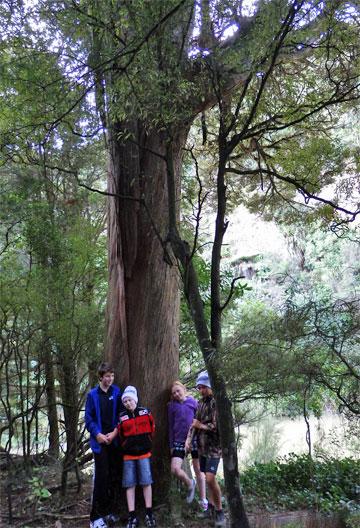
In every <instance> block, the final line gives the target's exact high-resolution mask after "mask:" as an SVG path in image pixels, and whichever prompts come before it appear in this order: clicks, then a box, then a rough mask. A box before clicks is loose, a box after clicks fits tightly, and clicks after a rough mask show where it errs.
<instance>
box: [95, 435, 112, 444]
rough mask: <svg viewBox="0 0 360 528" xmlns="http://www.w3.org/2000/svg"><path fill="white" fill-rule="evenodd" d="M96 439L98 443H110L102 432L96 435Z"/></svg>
mask: <svg viewBox="0 0 360 528" xmlns="http://www.w3.org/2000/svg"><path fill="white" fill-rule="evenodd" d="M96 440H97V442H98V443H99V444H110V442H109V440H108V439H107V435H104V434H102V433H98V434H97V435H96Z"/></svg>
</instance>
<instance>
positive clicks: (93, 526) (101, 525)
mask: <svg viewBox="0 0 360 528" xmlns="http://www.w3.org/2000/svg"><path fill="white" fill-rule="evenodd" d="M90 528H107V524H106V522H105V521H104V519H103V518H102V517H100V518H99V519H96V521H92V522H90Z"/></svg>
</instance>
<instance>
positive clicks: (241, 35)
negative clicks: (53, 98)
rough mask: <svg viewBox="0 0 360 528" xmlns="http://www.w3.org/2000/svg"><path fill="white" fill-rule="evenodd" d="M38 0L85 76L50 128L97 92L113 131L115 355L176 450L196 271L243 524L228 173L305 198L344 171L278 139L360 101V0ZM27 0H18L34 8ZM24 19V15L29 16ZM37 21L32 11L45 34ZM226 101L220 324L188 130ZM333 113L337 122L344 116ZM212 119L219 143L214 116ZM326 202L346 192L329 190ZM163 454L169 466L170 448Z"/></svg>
mask: <svg viewBox="0 0 360 528" xmlns="http://www.w3.org/2000/svg"><path fill="white" fill-rule="evenodd" d="M34 5H35V7H33V9H34V13H33V16H34V17H35V16H37V15H38V14H39V15H40V16H41V17H44V18H46V22H47V28H48V29H47V31H48V33H46V32H45V33H44V32H43V33H42V35H41V39H39V40H38V42H39V43H40V44H39V45H38V47H37V52H38V53H43V52H44V49H45V50H46V51H45V52H46V53H48V54H49V56H51V57H52V58H54V57H56V59H57V60H58V64H59V67H60V68H61V69H62V71H63V72H64V74H65V75H66V76H67V78H68V79H69V81H68V85H67V87H70V88H73V90H68V91H67V90H65V92H64V94H63V95H60V96H59V100H60V101H61V103H62V104H61V105H59V111H58V114H56V107H55V108H52V109H51V112H50V114H51V116H50V117H51V118H52V123H51V124H49V125H48V126H50V128H51V130H54V129H55V128H56V126H57V124H58V123H59V122H61V121H62V122H65V123H66V122H67V120H68V116H69V115H70V114H71V112H72V111H73V109H74V108H75V107H76V106H77V104H78V103H79V102H80V101H82V100H84V98H86V97H87V102H88V104H89V105H90V106H91V104H92V103H93V104H94V105H96V108H97V114H98V116H99V118H100V120H101V130H102V131H104V133H105V142H106V147H107V150H108V154H109V167H108V174H109V178H108V193H107V194H108V195H109V205H108V230H109V297H108V332H107V351H106V355H107V357H108V359H110V360H111V361H113V362H114V364H115V367H116V370H117V377H118V380H119V382H120V383H121V384H122V385H123V384H125V383H128V382H131V383H132V384H135V385H137V386H138V388H139V390H140V394H141V399H142V400H143V402H144V403H146V404H148V405H149V406H150V407H151V408H152V409H153V411H154V414H155V416H156V420H157V424H158V431H159V433H158V435H157V442H156V449H155V455H156V454H162V455H163V454H164V452H166V401H167V399H168V387H169V384H170V383H171V381H172V380H173V379H174V378H175V377H176V376H177V373H178V342H177V333H178V306H179V301H178V297H179V293H178V292H179V286H180V283H181V280H182V279H183V284H184V291H185V294H186V298H187V300H188V303H189V306H190V310H191V314H192V317H193V319H194V324H195V328H196V333H197V336H198V339H199V343H200V346H201V348H202V351H203V354H204V359H205V362H206V366H207V368H208V369H209V371H210V375H211V377H212V381H213V385H214V389H215V395H216V398H217V402H218V405H219V409H220V432H221V436H222V443H223V447H224V471H225V480H226V483H227V487H228V492H229V497H230V509H231V516H232V525H233V526H239V525H240V523H241V524H242V525H244V526H245V525H246V519H245V517H244V515H243V512H242V507H241V500H240V495H239V486H238V472H237V462H236V449H235V447H236V446H235V443H234V436H233V432H232V417H231V409H230V405H229V401H228V399H227V395H226V390H225V382H224V379H223V378H222V377H221V373H220V369H219V367H220V358H221V349H222V339H221V315H222V311H223V309H224V307H225V306H226V305H227V302H228V299H222V298H221V284H220V272H221V266H220V260H221V247H222V241H223V236H224V234H225V231H226V227H227V220H226V204H227V200H228V191H227V184H228V178H229V174H230V173H232V174H233V175H234V174H235V175H236V176H237V177H238V184H237V185H238V186H240V187H241V185H242V184H243V183H242V182H243V181H244V182H245V183H246V184H248V182H249V179H251V180H252V185H253V187H259V188H263V189H266V191H267V193H269V189H270V190H271V193H272V195H274V194H275V195H281V194H283V195H285V197H286V198H288V199H292V198H293V195H292V194H291V192H289V191H288V188H292V187H293V188H295V189H299V190H300V192H301V193H302V194H303V196H305V198H306V200H307V201H309V200H311V199H313V198H314V197H315V196H316V195H317V193H318V191H319V190H320V189H321V187H322V185H324V184H327V183H330V180H331V177H330V176H329V174H330V173H329V171H327V172H326V173H325V171H323V172H321V171H318V173H316V174H310V175H309V177H308V178H307V177H306V176H307V175H306V174H301V178H298V177H297V174H296V170H295V174H294V171H293V172H291V171H289V170H288V169H289V167H286V166H282V165H281V160H279V155H278V153H279V149H280V148H281V147H282V145H283V144H285V146H286V148H288V149H290V150H291V145H290V143H291V141H290V140H291V139H292V141H293V145H295V144H296V145H297V148H301V146H302V143H301V141H299V142H298V143H296V138H298V137H300V135H301V134H303V133H308V132H309V133H310V132H312V134H315V131H316V129H318V131H319V133H326V124H327V123H326V119H327V118H328V117H329V115H330V113H331V114H332V115H335V116H336V113H337V112H338V113H340V110H336V109H337V107H339V108H341V109H342V108H343V107H344V106H345V105H350V104H351V101H353V100H356V99H357V97H358V84H357V83H358V70H357V68H358V50H357V47H356V46H357V44H356V43H357V40H356V35H357V27H358V26H357V24H358V7H357V5H356V4H355V3H354V4H352V3H351V2H342V1H330V2H325V3H320V2H318V1H315V0H314V1H310V2H309V1H307V2H305V1H301V0H288V1H286V0H280V1H273V0H269V1H268V2H262V1H259V2H257V3H256V2H254V3H253V4H251V5H250V6H248V8H247V10H246V8H245V6H244V4H243V2H240V1H233V2H232V1H225V0H198V1H195V0H177V1H176V0H166V1H163V0H151V1H146V0H129V1H126V0H123V1H120V0H119V1H116V0H115V1H113V0H106V1H102V2H100V1H97V0H85V1H79V2H76V1H71V2H70V1H67V0H64V1H63V2H57V1H52V0H48V1H46V2H39V3H38V4H37V3H35V4H34ZM25 9H26V8H25V7H24V6H23V4H22V3H20V11H21V10H23V11H24V10H25ZM37 10H38V12H39V13H37V12H36V11H37ZM14 20H15V22H16V23H17V24H19V23H20V22H19V20H20V21H21V20H22V19H20V18H18V19H15V17H14ZM39 27H40V29H41V26H36V25H35V24H33V25H31V24H30V28H31V31H32V32H34V31H35V29H36V30H38V29H39ZM28 29H29V28H28ZM60 32H61V33H60ZM49 35H50V36H51V35H52V40H51V42H50V38H49ZM65 37H66V38H65ZM44 40H45V41H46V45H45V44H44ZM31 42H34V41H31ZM31 45H32V44H30V46H31ZM62 82H63V81H62ZM55 83H56V79H49V82H44V83H40V84H41V89H42V90H44V92H45V93H46V90H52V89H53V86H54V84H55ZM93 93H94V94H95V97H94V98H92V97H91V95H92V94H93ZM88 96H89V97H88ZM66 101H68V105H67V108H66V109H65V106H66V105H65V102H66ZM214 106H216V109H217V110H216V115H217V117H218V127H217V131H216V133H215V139H216V145H217V158H218V159H217V171H216V191H215V192H216V196H217V220H216V228H215V238H214V244H213V252H212V276H211V295H212V298H211V321H210V322H208V321H207V319H206V317H205V313H204V311H203V306H202V299H201V297H200V295H199V291H198V286H197V277H196V271H195V269H194V268H193V266H192V255H193V250H192V248H191V247H189V245H188V244H187V243H185V242H184V240H183V239H182V236H181V235H180V233H179V229H178V219H179V203H180V185H181V160H182V152H183V148H184V146H185V143H186V139H187V136H188V132H189V129H190V127H191V125H192V123H193V122H194V120H195V118H196V117H197V116H198V115H199V114H201V113H204V112H205V111H206V110H208V109H209V108H211V107H214ZM328 109H329V111H327V110H328ZM330 110H331V112H330ZM317 116H318V120H316V118H317ZM48 121H49V120H47V122H48ZM330 121H331V123H330ZM328 124H329V127H331V126H333V119H332V118H331V119H329V123H328ZM91 125H93V128H92V130H93V133H95V131H94V127H95V125H96V123H93V122H92V121H91V118H90V117H89V116H88V117H87V118H86V119H84V120H83V122H82V126H83V130H82V131H79V129H77V130H75V131H74V132H75V133H83V134H88V135H89V134H91V130H90V129H91ZM203 133H204V142H205V136H206V120H205V119H203ZM285 150H286V149H285ZM274 154H277V156H274ZM272 158H273V159H272ZM283 165H284V164H283ZM241 178H243V180H242V179H241ZM245 183H244V185H245ZM279 189H280V190H279ZM289 196H290V198H289ZM327 205H328V206H336V205H337V204H336V203H335V202H332V201H331V200H328V203H327ZM343 212H344V213H346V212H348V211H343ZM350 212H352V213H354V215H356V213H357V212H356V211H350ZM195 249H196V248H195ZM155 460H157V468H156V469H157V473H158V474H159V473H160V472H162V470H163V467H162V465H163V464H164V463H166V457H164V456H158V457H156V456H155ZM162 482H163V491H164V490H165V488H166V486H165V485H164V480H162Z"/></svg>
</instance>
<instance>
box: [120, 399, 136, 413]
mask: <svg viewBox="0 0 360 528" xmlns="http://www.w3.org/2000/svg"><path fill="white" fill-rule="evenodd" d="M122 402H123V404H124V407H125V409H127V410H128V411H135V409H136V401H135V400H133V399H132V398H129V397H128V396H127V397H126V398H124V399H123V401H122Z"/></svg>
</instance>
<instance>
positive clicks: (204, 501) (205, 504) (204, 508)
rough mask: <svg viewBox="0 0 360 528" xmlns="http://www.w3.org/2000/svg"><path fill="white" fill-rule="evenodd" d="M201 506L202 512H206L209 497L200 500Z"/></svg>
mask: <svg viewBox="0 0 360 528" xmlns="http://www.w3.org/2000/svg"><path fill="white" fill-rule="evenodd" d="M199 506H200V510H201V511H202V512H206V511H207V509H208V506H209V502H208V500H207V499H203V500H199Z"/></svg>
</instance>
